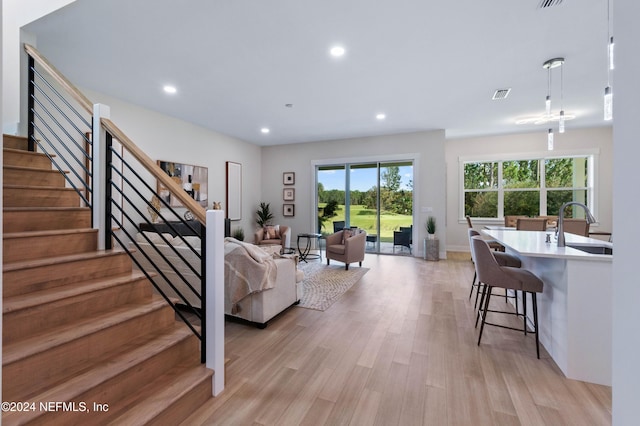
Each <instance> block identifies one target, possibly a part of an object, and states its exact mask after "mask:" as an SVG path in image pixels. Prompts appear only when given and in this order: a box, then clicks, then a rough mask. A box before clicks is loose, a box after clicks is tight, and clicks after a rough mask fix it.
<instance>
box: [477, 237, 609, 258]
mask: <svg viewBox="0 0 640 426" xmlns="http://www.w3.org/2000/svg"><path fill="white" fill-rule="evenodd" d="M482 232H483V233H484V234H486V235H488V236H490V237H491V238H494V239H496V240H497V241H499V242H500V243H501V244H503V245H504V246H506V247H508V248H510V249H511V250H513V251H515V252H518V253H520V254H521V255H523V256H531V257H553V258H564V259H576V260H578V259H583V260H595V261H604V262H611V261H612V260H613V255H610V254H592V253H586V252H584V251H582V250H578V249H575V248H573V247H558V241H557V240H556V239H555V238H554V233H553V232H549V231H547V232H543V231H513V230H493V229H484V230H482ZM547 234H550V235H551V242H550V243H546V242H545V240H546V237H547ZM564 236H565V240H566V244H575V245H581V246H599V247H600V246H604V247H611V248H613V244H612V243H609V242H606V241H602V240H597V239H595V238H587V237H581V236H580V235H575V234H570V233H567V232H565V234H564Z"/></svg>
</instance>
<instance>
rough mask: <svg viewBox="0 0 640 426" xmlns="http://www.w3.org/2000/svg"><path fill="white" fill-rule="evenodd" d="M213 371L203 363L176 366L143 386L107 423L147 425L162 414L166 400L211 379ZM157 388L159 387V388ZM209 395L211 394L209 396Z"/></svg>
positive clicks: (165, 407) (166, 405) (169, 400)
mask: <svg viewBox="0 0 640 426" xmlns="http://www.w3.org/2000/svg"><path fill="white" fill-rule="evenodd" d="M213 374H214V372H213V370H210V369H207V368H206V367H205V366H204V365H198V366H176V367H174V368H172V369H171V371H168V372H167V374H164V375H162V376H160V377H159V378H158V379H156V380H154V381H153V382H151V383H149V384H148V385H146V386H145V387H144V388H142V389H141V390H140V392H139V393H138V394H137V395H136V396H135V397H133V398H132V399H131V400H130V401H131V402H130V404H129V406H128V407H127V408H126V409H125V410H126V411H125V412H123V413H122V414H121V415H119V416H118V415H117V414H118V413H115V414H116V416H117V417H116V418H115V419H113V420H112V421H111V422H110V423H109V424H113V425H123V424H134V423H136V424H138V423H139V424H147V423H149V422H152V421H153V420H154V419H155V418H156V416H158V415H159V414H161V413H163V412H164V411H165V410H166V409H167V407H168V406H170V404H169V402H172V401H178V400H179V399H180V398H181V397H183V396H185V395H186V394H188V393H189V392H190V391H191V390H192V389H194V388H195V387H197V386H198V385H199V384H201V383H202V381H204V380H209V381H210V380H211V377H212V376H213ZM159 389H160V390H159ZM209 397H211V396H210V395H209Z"/></svg>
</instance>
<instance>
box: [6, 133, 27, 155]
mask: <svg viewBox="0 0 640 426" xmlns="http://www.w3.org/2000/svg"><path fill="white" fill-rule="evenodd" d="M2 146H3V147H5V148H11V149H21V150H24V151H26V150H27V147H28V143H27V138H26V137H24V136H14V135H2Z"/></svg>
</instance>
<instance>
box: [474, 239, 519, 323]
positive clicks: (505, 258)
mask: <svg viewBox="0 0 640 426" xmlns="http://www.w3.org/2000/svg"><path fill="white" fill-rule="evenodd" d="M468 232H469V247H470V249H471V261H472V262H473V263H474V267H475V263H476V258H475V255H474V252H473V244H472V243H471V238H472V237H475V236H479V237H480V238H482V235H480V233H479V232H478V231H476V230H475V229H469V231H468ZM483 240H484V239H483ZM484 241H486V240H484ZM489 247H491V246H489ZM493 255H494V257H495V258H496V261H497V262H498V265H500V266H510V267H512V268H519V267H521V266H522V262H520V259H518V258H517V257H515V256H514V255H512V254H508V253H502V252H499V251H494V252H493ZM477 277H478V271H477V270H476V271H475V272H474V274H473V281H471V291H470V292H469V300H471V296H472V295H473V289H474V288H475V289H476V301H475V303H474V304H473V309H476V307H477V306H478V296H479V295H480V285H481V284H482V283H481V282H480V281H478V283H477V284H476V278H477ZM507 293H508V290H506V289H505V302H506V301H507V300H508V298H510V297H512V298H515V299H516V311H517V310H518V293H517V292H516V293H515V295H514V296H509V295H508V294H507ZM480 306H482V301H481V302H480Z"/></svg>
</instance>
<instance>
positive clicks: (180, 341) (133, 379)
mask: <svg viewBox="0 0 640 426" xmlns="http://www.w3.org/2000/svg"><path fill="white" fill-rule="evenodd" d="M26 149H27V147H26V139H24V138H18V137H13V136H6V135H5V136H4V166H3V179H4V182H3V183H4V187H3V195H4V196H3V208H4V212H3V216H4V220H3V222H4V223H3V262H4V264H3V287H4V288H3V313H2V314H3V330H2V332H3V333H2V339H3V352H2V391H3V401H16V402H18V401H19V402H21V403H22V402H28V403H29V404H30V405H29V406H28V407H27V408H28V410H27V411H22V412H17V411H13V412H3V413H2V424H3V425H18V424H47V425H57V424H59V425H74V424H91V425H96V424H118V425H125V424H126V425H137V424H163V425H167V424H177V423H179V422H180V421H182V420H183V419H184V418H186V417H187V416H188V415H189V414H191V413H192V412H193V411H195V410H196V409H197V408H198V407H200V406H201V405H202V404H203V402H205V401H206V400H207V399H209V398H211V379H212V374H213V372H212V371H211V370H209V369H206V368H205V367H204V365H202V364H201V363H200V351H199V344H200V342H199V340H198V339H197V337H196V336H194V335H193V333H192V332H191V331H190V330H189V329H188V328H187V326H186V325H184V324H183V323H181V322H176V320H175V314H174V312H173V309H172V308H171V307H170V306H168V305H167V303H166V302H165V301H164V300H163V299H162V298H160V297H159V296H156V295H154V294H153V292H152V286H151V284H150V283H149V282H148V280H147V279H146V277H145V276H144V275H143V274H141V273H139V272H136V271H133V270H132V263H131V261H130V259H129V257H128V256H127V255H126V254H125V253H123V252H120V251H115V250H114V251H97V250H96V247H97V232H96V231H95V230H93V229H91V228H90V223H91V216H90V215H91V212H90V210H89V209H88V208H84V207H79V206H80V197H79V196H78V195H77V194H76V193H75V191H73V190H72V189H67V188H65V180H64V177H63V176H62V175H61V174H60V173H59V172H57V171H52V170H51V169H52V167H51V163H50V161H49V159H48V158H47V157H46V156H45V155H43V154H38V153H33V152H28V151H27V150H26ZM41 403H42V404H41ZM31 404H33V405H31Z"/></svg>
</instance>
